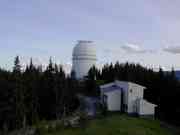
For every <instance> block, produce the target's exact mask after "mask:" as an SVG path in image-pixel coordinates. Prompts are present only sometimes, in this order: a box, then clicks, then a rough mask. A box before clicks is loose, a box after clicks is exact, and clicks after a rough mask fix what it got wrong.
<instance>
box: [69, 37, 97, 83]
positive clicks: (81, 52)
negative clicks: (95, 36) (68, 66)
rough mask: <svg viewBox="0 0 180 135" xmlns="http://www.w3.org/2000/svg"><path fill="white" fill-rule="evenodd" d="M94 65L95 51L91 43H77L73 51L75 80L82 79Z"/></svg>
mask: <svg viewBox="0 0 180 135" xmlns="http://www.w3.org/2000/svg"><path fill="white" fill-rule="evenodd" d="M93 65H96V49H95V45H94V44H93V42H92V41H82V40H80V41H78V43H77V45H76V46H75V47H74V50H73V67H72V70H73V71H74V72H75V76H76V78H77V79H83V78H84V77H85V76H86V75H87V73H88V71H89V69H90V68H91V67H92V66H93Z"/></svg>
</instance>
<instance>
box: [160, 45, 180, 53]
mask: <svg viewBox="0 0 180 135" xmlns="http://www.w3.org/2000/svg"><path fill="white" fill-rule="evenodd" d="M163 50H164V51H166V52H169V53H173V54H180V46H167V47H165V48H164V49H163Z"/></svg>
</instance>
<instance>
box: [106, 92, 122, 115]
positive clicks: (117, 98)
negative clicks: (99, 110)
mask: <svg viewBox="0 0 180 135" xmlns="http://www.w3.org/2000/svg"><path fill="white" fill-rule="evenodd" d="M104 95H106V96H107V108H108V110H109V111H120V110H121V91H119V90H114V91H111V92H107V93H104Z"/></svg>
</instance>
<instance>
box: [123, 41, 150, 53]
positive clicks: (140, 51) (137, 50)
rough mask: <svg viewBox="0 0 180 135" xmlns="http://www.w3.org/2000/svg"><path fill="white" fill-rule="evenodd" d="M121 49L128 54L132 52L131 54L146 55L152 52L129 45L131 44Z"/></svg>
mask: <svg viewBox="0 0 180 135" xmlns="http://www.w3.org/2000/svg"><path fill="white" fill-rule="evenodd" d="M121 49H123V50H124V51H126V52H130V53H146V52H150V51H149V50H145V49H143V48H141V47H140V46H138V45H135V44H129V43H128V44H125V45H123V46H121Z"/></svg>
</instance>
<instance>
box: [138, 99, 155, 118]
mask: <svg viewBox="0 0 180 135" xmlns="http://www.w3.org/2000/svg"><path fill="white" fill-rule="evenodd" d="M155 107H156V105H154V104H151V103H149V102H147V101H146V100H143V99H141V100H139V101H138V114H139V115H154V114H155Z"/></svg>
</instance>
